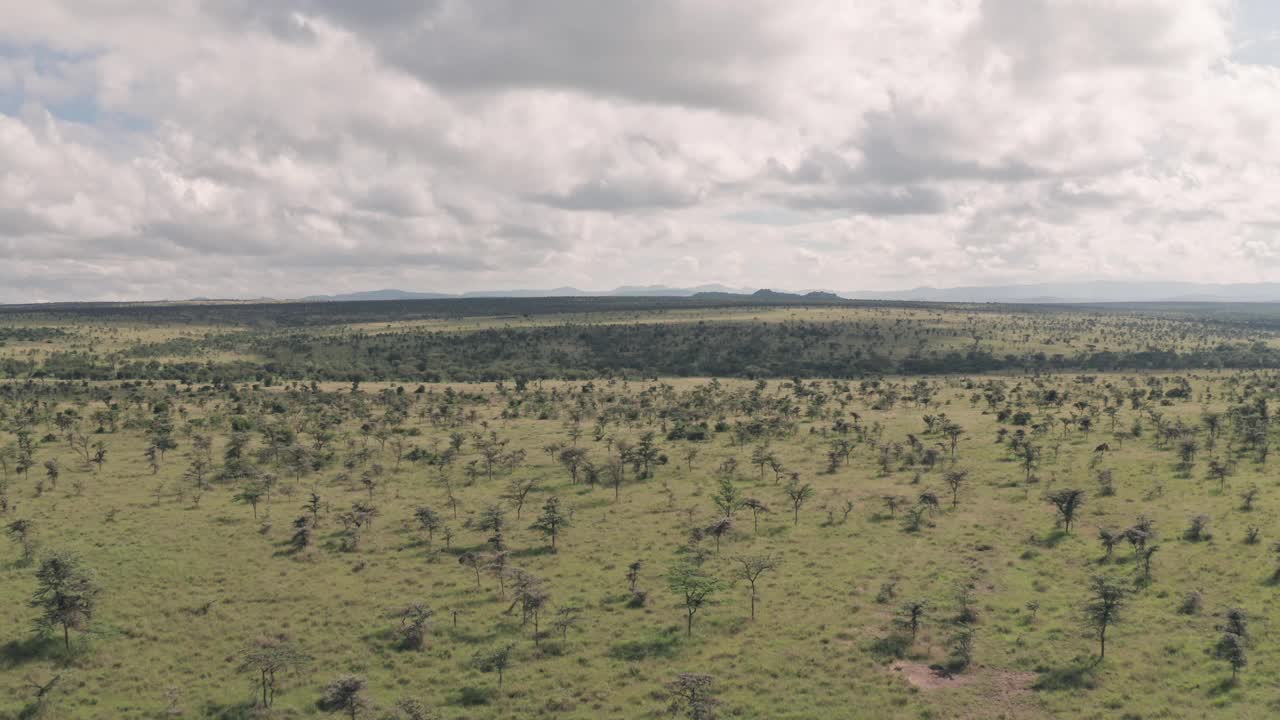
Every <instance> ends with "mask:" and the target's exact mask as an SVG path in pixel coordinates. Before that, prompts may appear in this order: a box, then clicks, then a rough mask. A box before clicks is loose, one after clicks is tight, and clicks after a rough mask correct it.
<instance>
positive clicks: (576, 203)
mask: <svg viewBox="0 0 1280 720" xmlns="http://www.w3.org/2000/svg"><path fill="white" fill-rule="evenodd" d="M530 199H531V200H534V201H536V202H540V203H542V204H545V205H549V206H551V207H555V208H560V209H561V210H595V211H607V212H615V211H632V210H652V209H660V208H681V207H689V206H691V205H693V204H695V203H696V202H697V201H698V196H697V194H696V193H693V192H691V191H689V190H686V189H684V188H679V187H675V186H673V185H671V184H669V183H663V182H661V181H657V180H652V179H642V180H624V181H612V180H590V181H588V182H584V183H581V184H579V185H577V186H575V187H573V188H572V189H570V190H569V191H568V192H566V193H563V194H540V195H534V196H532V197H531V198H530Z"/></svg>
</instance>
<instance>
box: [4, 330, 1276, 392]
mask: <svg viewBox="0 0 1280 720" xmlns="http://www.w3.org/2000/svg"><path fill="white" fill-rule="evenodd" d="M913 332H916V333H917V334H923V333H927V332H929V331H928V330H927V329H917V330H914V331H913ZM906 333H907V331H904V330H895V329H894V328H893V327H892V326H885V325H883V324H876V323H870V322H864V323H858V322H831V323H817V322H774V323H767V322H752V323H745V322H738V323H735V322H724V323H639V324H626V325H623V324H612V325H611V324H603V325H576V324H566V325H558V326H547V327H523V328H520V327H511V328H498V329H488V330H479V331H474V332H446V331H441V332H423V331H398V332H386V333H376V334H366V333H352V332H347V333H335V334H313V333H309V332H290V333H286V334H279V333H255V332H242V333H230V334H223V335H211V336H209V337H206V338H204V339H200V340H197V339H190V338H182V339H177V340H172V341H168V342H164V343H155V344H147V345H140V346H137V347H135V348H133V349H131V350H130V351H129V352H128V353H126V354H124V355H115V356H110V357H104V356H101V355H98V354H92V353H86V352H58V353H53V354H51V355H49V356H48V357H46V358H44V359H42V360H40V359H31V358H5V359H0V376H3V377H11V378H12V377H54V378H65V379H85V380H111V379H143V380H145V379H176V380H183V381H189V382H201V383H207V382H216V381H257V382H271V381H276V380H340V381H349V380H353V379H359V380H403V381H414V382H437V381H493V380H500V379H513V378H516V377H526V378H556V379H589V378H597V377H608V376H629V377H639V376H644V377H650V376H688V377H707V376H715V377H742V378H760V377H835V378H850V377H863V376H868V375H879V374H954V373H982V372H1034V371H1071V370H1088V371H1113V370H1187V369H1216V368H1232V369H1249V368H1276V367H1280V350H1277V349H1276V348H1273V347H1270V346H1268V345H1266V344H1264V343H1261V342H1242V341H1241V342H1233V343H1219V344H1217V345H1213V346H1208V345H1206V346H1202V347H1198V348H1196V349H1192V350H1186V351H1176V350H1171V349H1156V348H1152V349H1143V350H1131V351H1124V350H1096V351H1083V352H1076V353H1072V354H1062V353H1045V352H1041V351H1025V352H1020V353H997V352H993V351H991V350H988V349H985V348H982V347H977V346H975V347H974V348H971V349H968V350H963V351H961V350H951V351H939V350H924V351H920V350H911V349H910V346H909V345H907V347H905V348H904V347H903V345H904V343H903V338H904V337H906ZM895 348H896V351H895ZM213 352H216V353H230V354H235V355H238V356H241V357H244V358H254V360H248V359H243V360H234V361H212V360H208V361H200V360H195V359H192V360H185V359H184V360H174V359H172V358H174V357H184V358H185V357H200V356H201V354H206V353H213ZM161 358H168V359H161Z"/></svg>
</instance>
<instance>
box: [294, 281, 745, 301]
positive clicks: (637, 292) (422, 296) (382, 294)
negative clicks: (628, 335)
mask: <svg viewBox="0 0 1280 720" xmlns="http://www.w3.org/2000/svg"><path fill="white" fill-rule="evenodd" d="M753 290H754V288H732V287H728V286H726V285H719V284H714V283H713V284H710V285H698V286H696V287H687V288H679V287H668V286H666V285H624V286H622V287H618V288H614V289H613V290H579V289H578V288H575V287H558V288H551V289H550V290H520V289H517V290H476V291H472V292H465V293H433V292H410V291H406V290H392V289H388V290H369V291H365V292H354V293H339V294H335V295H308V296H307V297H302V298H298V301H299V302H353V301H361V300H443V299H448V298H507V297H511V298H520V297H691V296H693V295H697V294H700V293H721V294H726V295H749V294H751V292H752V291H753Z"/></svg>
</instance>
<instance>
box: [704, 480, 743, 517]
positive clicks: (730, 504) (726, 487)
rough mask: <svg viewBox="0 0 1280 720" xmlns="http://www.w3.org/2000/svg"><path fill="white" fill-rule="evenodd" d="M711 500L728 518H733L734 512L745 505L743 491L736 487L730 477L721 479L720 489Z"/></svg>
mask: <svg viewBox="0 0 1280 720" xmlns="http://www.w3.org/2000/svg"><path fill="white" fill-rule="evenodd" d="M711 500H712V501H713V502H715V504H716V507H717V508H720V512H722V513H724V516H725V517H726V518H732V517H733V512H734V511H735V510H737V509H738V508H740V507H742V505H743V500H742V491H741V490H739V489H738V488H737V487H735V486H734V484H733V480H732V479H731V478H729V477H728V476H724V477H721V478H720V489H719V490H718V491H717V492H716V494H715V495H712V496H711Z"/></svg>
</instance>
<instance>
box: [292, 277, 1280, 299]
mask: <svg viewBox="0 0 1280 720" xmlns="http://www.w3.org/2000/svg"><path fill="white" fill-rule="evenodd" d="M771 294H772V295H778V296H787V297H788V298H789V299H796V298H800V297H804V298H807V299H810V300H824V301H830V300H839V299H842V298H843V299H849V300H899V301H914V302H958V303H1021V304H1064V303H1111V302H1190V303H1197V302H1280V283H1194V282H1163V281H1151V282H1145V281H1144V282H1127V281H1123V280H1098V281H1085V282H1053V283H1028V284H1022V285H972V286H961V287H949V288H934V287H918V288H913V289H911V290H851V291H847V292H840V293H833V292H829V291H823V290H816V291H800V292H791V291H786V290H771V289H762V290H757V289H755V288H735V287H729V286H726V285H720V284H715V283H713V284H707V285H697V286H694V287H671V286H667V285H623V286H621V287H617V288H614V289H612V290H581V289H579V288H575V287H558V288H550V289H546V290H536V289H514V290H478V291H472V292H464V293H437V292H411V291H406V290H395V289H386V290H371V291H366V292H354V293H339V294H334V295H311V296H308V297H303V298H298V299H297V300H296V301H301V302H351V301H362V300H363V301H368V300H437V299H449V298H523V297H703V298H716V297H720V298H725V299H730V298H735V297H737V298H741V297H742V296H747V295H750V296H754V297H757V298H760V299H768V297H769V296H770V295H771Z"/></svg>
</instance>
